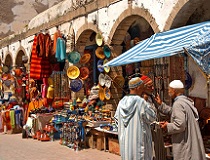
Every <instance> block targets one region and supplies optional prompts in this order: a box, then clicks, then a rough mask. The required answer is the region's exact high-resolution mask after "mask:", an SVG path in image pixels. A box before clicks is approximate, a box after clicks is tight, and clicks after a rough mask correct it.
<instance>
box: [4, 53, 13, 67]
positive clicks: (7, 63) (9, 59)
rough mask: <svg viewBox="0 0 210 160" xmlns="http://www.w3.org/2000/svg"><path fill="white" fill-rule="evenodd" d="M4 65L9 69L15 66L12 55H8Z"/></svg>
mask: <svg viewBox="0 0 210 160" xmlns="http://www.w3.org/2000/svg"><path fill="white" fill-rule="evenodd" d="M4 64H5V65H6V66H7V67H9V68H11V67H12V66H13V62H12V56H11V55H10V54H7V55H6V57H5V61H4Z"/></svg>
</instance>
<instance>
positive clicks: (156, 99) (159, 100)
mask: <svg viewBox="0 0 210 160" xmlns="http://www.w3.org/2000/svg"><path fill="white" fill-rule="evenodd" d="M155 101H156V102H157V104H159V105H161V104H162V100H161V99H160V95H159V94H157V95H156V97H155Z"/></svg>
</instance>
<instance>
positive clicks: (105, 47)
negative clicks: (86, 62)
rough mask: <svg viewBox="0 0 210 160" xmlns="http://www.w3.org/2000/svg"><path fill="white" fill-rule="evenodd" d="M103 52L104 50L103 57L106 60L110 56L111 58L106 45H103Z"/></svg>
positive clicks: (109, 50)
mask: <svg viewBox="0 0 210 160" xmlns="http://www.w3.org/2000/svg"><path fill="white" fill-rule="evenodd" d="M103 50H104V55H105V56H106V58H110V56H111V49H110V48H109V46H108V45H104V48H103Z"/></svg>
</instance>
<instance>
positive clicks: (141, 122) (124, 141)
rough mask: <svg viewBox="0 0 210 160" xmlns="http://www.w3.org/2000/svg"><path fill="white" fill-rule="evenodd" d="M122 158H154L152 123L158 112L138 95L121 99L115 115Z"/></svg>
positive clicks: (129, 159) (140, 159)
mask: <svg viewBox="0 0 210 160" xmlns="http://www.w3.org/2000/svg"><path fill="white" fill-rule="evenodd" d="M114 118H115V120H117V123H118V139H119V144H120V154H121V158H122V160H152V157H153V153H152V152H153V149H152V135H151V128H150V124H151V123H152V122H153V121H155V119H156V114H155V112H154V111H153V110H152V109H151V108H150V106H149V104H148V103H146V101H145V100H144V99H143V98H141V97H140V96H138V95H127V96H124V97H123V99H121V100H120V102H119V104H118V107H117V110H116V113H115V116H114Z"/></svg>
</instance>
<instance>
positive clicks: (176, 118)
mask: <svg viewBox="0 0 210 160" xmlns="http://www.w3.org/2000/svg"><path fill="white" fill-rule="evenodd" d="M158 109H159V110H161V111H162V112H163V113H165V114H171V122H170V123H168V124H167V131H168V134H169V135H171V136H172V146H173V156H174V160H206V158H205V150H204V145H203V139H202V136H201V132H200V128H199V125H198V112H197V109H196V108H195V107H194V104H193V101H192V100H191V99H189V98H187V97H186V96H184V95H181V96H178V97H176V98H175V100H174V103H173V106H172V107H169V106H167V105H166V104H165V103H163V104H162V105H161V106H159V108H158Z"/></svg>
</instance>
